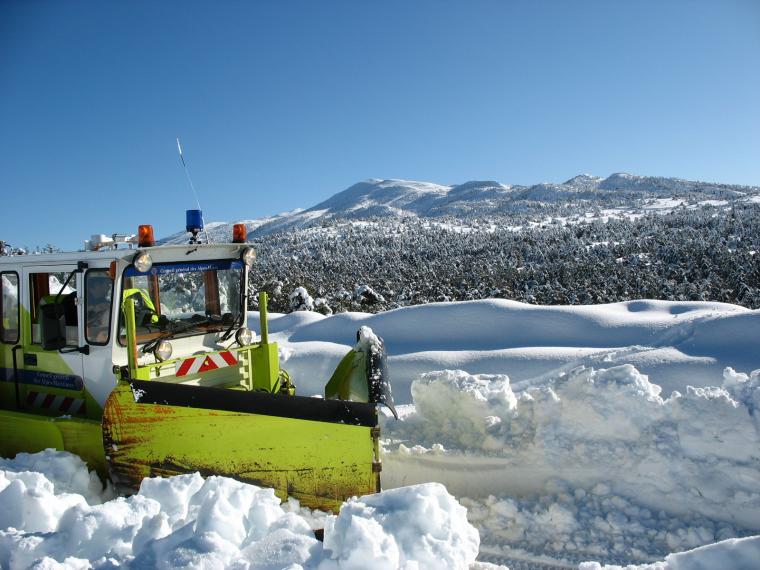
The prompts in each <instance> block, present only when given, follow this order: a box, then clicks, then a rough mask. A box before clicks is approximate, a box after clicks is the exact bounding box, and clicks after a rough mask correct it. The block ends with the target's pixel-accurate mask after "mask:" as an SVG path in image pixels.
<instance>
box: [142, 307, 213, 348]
mask: <svg viewBox="0 0 760 570" xmlns="http://www.w3.org/2000/svg"><path fill="white" fill-rule="evenodd" d="M221 322H223V318H222V317H220V316H219V315H207V316H205V317H202V316H200V315H193V316H192V317H190V319H188V320H187V321H182V320H180V321H168V323H167V326H168V327H169V328H170V329H171V330H168V331H167V332H165V333H163V334H160V335H159V336H157V337H156V338H154V339H153V340H151V341H148V342H146V343H145V344H144V345H143V347H142V352H143V353H148V352H153V350H155V348H156V347H157V346H158V343H159V342H161V341H162V340H168V339H170V338H174V336H175V335H178V334H180V333H183V332H187V331H189V330H191V329H194V328H195V327H199V326H203V325H209V324H212V323H221Z"/></svg>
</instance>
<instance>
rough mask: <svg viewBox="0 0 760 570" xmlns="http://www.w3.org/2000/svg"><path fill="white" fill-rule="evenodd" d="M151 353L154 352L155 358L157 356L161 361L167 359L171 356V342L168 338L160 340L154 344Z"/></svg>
mask: <svg viewBox="0 0 760 570" xmlns="http://www.w3.org/2000/svg"><path fill="white" fill-rule="evenodd" d="M153 354H155V355H156V358H158V359H159V360H160V361H161V362H163V361H164V360H169V359H170V358H171V357H172V343H170V342H169V341H168V340H162V341H161V342H159V343H158V345H157V346H156V349H155V350H154V351H153Z"/></svg>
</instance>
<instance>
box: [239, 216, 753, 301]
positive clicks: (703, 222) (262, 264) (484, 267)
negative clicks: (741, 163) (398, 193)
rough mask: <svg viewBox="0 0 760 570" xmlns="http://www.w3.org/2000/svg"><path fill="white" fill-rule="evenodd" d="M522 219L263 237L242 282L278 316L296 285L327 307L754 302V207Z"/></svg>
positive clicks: (403, 223) (383, 224)
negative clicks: (555, 220)
mask: <svg viewBox="0 0 760 570" xmlns="http://www.w3.org/2000/svg"><path fill="white" fill-rule="evenodd" d="M522 224H523V225H522V227H521V228H519V229H518V228H516V227H515V217H514V216H504V217H501V218H499V217H492V218H488V219H485V218H484V219H480V218H478V219H472V220H469V221H468V220H461V219H456V220H453V219H441V218H437V219H435V220H431V219H419V218H408V219H387V218H386V219H376V220H371V221H363V222H360V223H357V222H336V223H335V224H332V225H323V226H322V227H315V228H307V229H303V230H297V231H291V232H288V233H286V234H285V233H283V234H276V235H271V236H265V237H262V238H257V239H255V240H254V246H255V247H256V248H257V251H258V262H257V264H256V265H255V266H254V268H253V270H252V272H251V283H252V285H253V287H254V289H255V290H259V289H264V290H266V291H267V292H268V293H269V294H270V296H271V298H272V305H271V308H272V310H274V311H282V312H288V311H291V310H297V309H298V308H299V307H304V306H305V305H304V301H305V298H304V297H298V298H297V299H296V301H294V303H296V305H295V306H291V305H292V303H291V300H290V296H289V295H288V292H294V291H295V290H297V289H298V288H305V290H307V291H310V292H313V294H314V298H319V299H323V300H324V301H320V302H319V304H320V305H323V306H327V307H328V308H329V309H330V310H332V311H336V312H340V311H366V312H378V311H382V310H388V309H392V308H395V307H400V306H406V305H414V304H421V303H430V302H436V301H449V300H451V301H456V300H468V299H482V298H489V297H500V298H505V299H515V300H518V301H526V302H530V303H537V304H545V305H554V304H592V303H607V302H616V301H624V300H630V299H637V298H648V299H669V300H711V301H724V302H729V303H737V304H740V305H743V306H746V307H750V308H760V206H758V205H757V204H752V203H747V204H745V205H740V204H737V205H736V206H735V207H734V208H733V209H731V210H725V209H723V210H721V209H718V208H714V207H709V206H708V207H701V208H695V209H680V210H674V211H673V212H672V213H670V214H666V215H662V214H648V215H645V216H642V217H639V218H635V219H627V218H625V219H609V220H608V221H607V222H603V221H601V220H598V219H596V220H591V221H589V222H586V221H583V218H582V217H581V216H576V220H575V221H573V222H572V223H565V224H564V225H563V224H547V225H545V226H543V227H541V226H535V225H533V226H532V225H531V224H530V223H529V222H527V221H525V220H523V221H522ZM309 297H311V296H310V295H309ZM312 303H313V304H314V307H316V306H317V302H316V301H314V300H313V299H312ZM306 305H308V303H306ZM314 307H313V308H312V309H308V310H314ZM322 310H323V311H324V310H325V309H322Z"/></svg>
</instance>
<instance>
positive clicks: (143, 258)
mask: <svg viewBox="0 0 760 570" xmlns="http://www.w3.org/2000/svg"><path fill="white" fill-rule="evenodd" d="M132 263H133V265H134V266H135V269H137V271H139V272H140V273H147V272H148V271H150V268H151V267H153V260H152V259H151V257H150V254H148V253H146V252H144V251H143V252H141V253H138V254H137V255H136V256H135V260H134V261H133V262H132Z"/></svg>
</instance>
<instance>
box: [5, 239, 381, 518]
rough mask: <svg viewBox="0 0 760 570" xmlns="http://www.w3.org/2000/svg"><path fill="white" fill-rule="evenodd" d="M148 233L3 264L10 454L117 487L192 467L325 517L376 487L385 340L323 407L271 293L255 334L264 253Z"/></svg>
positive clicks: (262, 299)
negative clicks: (306, 388)
mask: <svg viewBox="0 0 760 570" xmlns="http://www.w3.org/2000/svg"><path fill="white" fill-rule="evenodd" d="M140 230H141V231H140V233H139V235H140V238H139V239H136V238H135V237H134V236H116V235H114V236H113V238H105V236H100V237H101V238H105V239H99V240H97V239H94V240H93V241H92V242H88V243H89V247H87V246H86V249H88V251H83V252H76V253H56V254H45V255H28V256H10V257H3V258H0V291H1V293H2V295H0V315H1V316H2V321H1V323H0V433H2V438H0V454H2V456H5V457H13V456H15V454H17V453H19V452H36V451H40V450H42V449H46V448H55V449H59V450H67V451H70V452H72V453H75V454H77V455H79V456H80V457H82V458H83V459H84V460H85V461H86V462H87V463H88V465H89V466H90V468H91V469H95V470H97V471H98V472H99V473H100V474H101V475H102V476H103V477H110V479H111V480H112V481H113V483H114V485H115V486H116V488H117V489H118V490H120V491H129V490H136V489H137V488H138V487H139V485H140V482H141V481H142V479H143V478H144V477H151V476H170V475H175V474H180V473H188V472H195V471H198V472H200V473H201V474H202V475H204V476H206V475H223V476H227V477H233V478H235V479H238V480H241V481H245V482H250V483H253V484H257V485H260V486H267V487H272V488H274V489H275V491H276V493H277V494H278V496H280V497H281V498H285V497H286V496H293V497H295V498H297V499H299V500H300V501H301V503H302V504H303V505H305V506H308V507H311V508H320V509H327V510H336V509H337V508H338V507H339V506H340V504H341V503H342V502H343V501H344V500H346V499H347V498H348V497H351V496H353V495H363V494H369V493H374V492H377V491H379V490H380V458H379V449H378V447H379V446H378V440H379V428H378V414H377V405H378V404H386V405H388V406H389V407H390V408H391V410H393V401H392V398H391V395H390V386H389V384H388V379H387V373H386V371H385V366H384V348H383V344H382V341H381V340H380V339H378V338H377V337H375V336H374V335H373V334H372V333H371V331H369V329H364V328H363V329H362V331H360V333H359V337H360V338H359V342H358V343H357V345H356V346H355V348H354V349H352V350H351V351H350V352H349V353H348V354H347V355H346V357H345V358H344V359H343V360H342V361H341V363H340V365H339V366H338V368H337V369H336V372H335V373H334V374H333V377H332V378H331V379H329V382H326V390H325V391H326V393H325V398H314V397H302V396H298V395H296V393H295V386H294V384H293V382H292V381H291V379H290V377H289V375H288V374H287V372H286V371H284V370H282V369H281V368H280V367H279V358H278V348H277V344H276V343H274V342H270V340H269V337H268V332H267V311H266V304H267V297H266V293H263V292H261V293H259V307H260V313H259V316H260V337H259V338H258V339H256V338H255V335H254V334H253V333H252V332H251V331H250V330H249V329H248V328H247V326H246V324H247V315H246V307H247V300H248V286H247V283H248V270H249V267H251V266H252V265H253V263H255V254H254V251H253V248H251V247H250V246H248V245H247V244H245V243H244V242H243V243H231V244H213V245H203V244H198V243H191V244H189V245H171V246H155V245H154V244H153V240H152V229H151V230H150V233H148V232H147V230H144V226H141V227H140ZM237 234H238V230H237V228H236V235H237ZM94 237H95V236H94ZM237 241H240V240H237ZM135 242H137V243H136V244H135ZM119 245H122V247H119ZM133 245H137V247H136V248H133ZM348 334H349V335H351V334H352V331H351V332H348ZM325 380H327V379H325ZM394 414H395V411H394Z"/></svg>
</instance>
